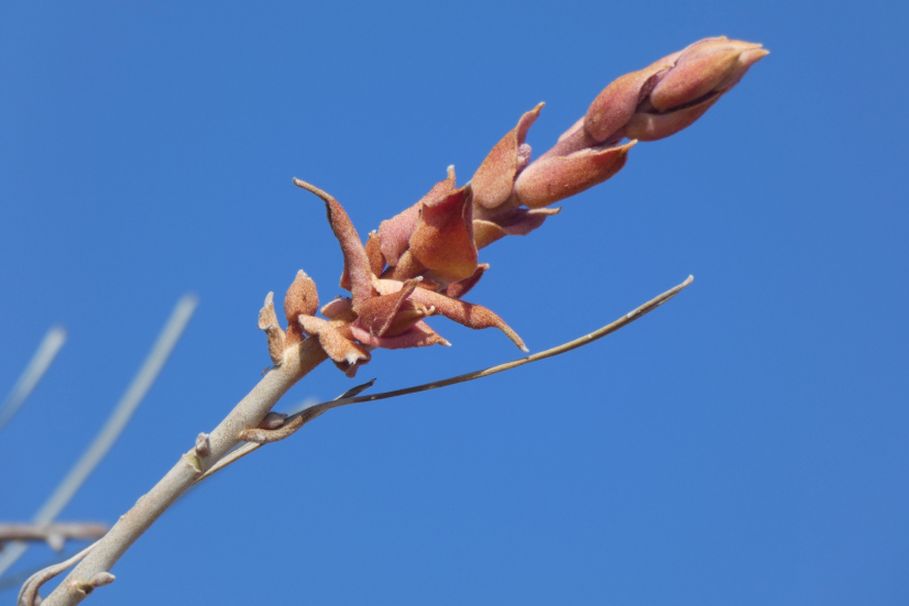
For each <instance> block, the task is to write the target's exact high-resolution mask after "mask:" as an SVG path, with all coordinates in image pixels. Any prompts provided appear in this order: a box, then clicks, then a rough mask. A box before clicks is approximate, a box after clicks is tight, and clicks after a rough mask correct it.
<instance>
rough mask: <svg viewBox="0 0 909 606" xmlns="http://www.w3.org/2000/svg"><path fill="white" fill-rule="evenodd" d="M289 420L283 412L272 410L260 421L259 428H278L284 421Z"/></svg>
mask: <svg viewBox="0 0 909 606" xmlns="http://www.w3.org/2000/svg"><path fill="white" fill-rule="evenodd" d="M286 420H287V415H286V414H284V413H283V412H274V411H271V412H269V413H268V414H267V415H265V418H264V419H262V422H261V423H259V428H261V429H278V428H279V427H281V426H282V425H284V422H285V421H286Z"/></svg>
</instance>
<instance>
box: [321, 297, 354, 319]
mask: <svg viewBox="0 0 909 606" xmlns="http://www.w3.org/2000/svg"><path fill="white" fill-rule="evenodd" d="M322 315H323V316H325V317H326V318H328V319H330V320H341V321H343V322H353V321H354V320H356V319H357V314H355V313H354V310H353V303H352V302H351V300H350V297H338V298H336V299H332V300H331V301H329V302H328V303H326V304H325V305H324V306H323V307H322Z"/></svg>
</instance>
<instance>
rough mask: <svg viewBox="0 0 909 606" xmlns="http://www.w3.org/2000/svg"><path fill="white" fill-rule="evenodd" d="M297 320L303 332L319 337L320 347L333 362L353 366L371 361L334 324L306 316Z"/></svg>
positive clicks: (367, 355) (303, 315)
mask: <svg viewBox="0 0 909 606" xmlns="http://www.w3.org/2000/svg"><path fill="white" fill-rule="evenodd" d="M297 320H298V321H299V323H300V326H301V327H302V328H303V330H305V331H306V332H307V333H309V334H311V335H317V336H318V338H319V345H321V346H322V349H323V350H325V353H326V354H327V355H328V357H329V358H331V359H332V360H333V361H335V362H337V363H339V364H346V365H347V366H353V365H354V364H357V363H359V362H362V361H366V360H369V353H368V352H366V351H364V350H363V349H360V347H358V346H357V345H356V344H355V343H354V342H353V341H352V340H350V339H349V338H347V337H346V336H345V335H344V333H343V332H342V331H341V330H340V329H339V327H338V326H336V325H335V324H333V323H332V322H329V321H328V320H323V319H322V318H317V317H316V316H309V315H305V314H301V315H300V317H299V318H298V319H297Z"/></svg>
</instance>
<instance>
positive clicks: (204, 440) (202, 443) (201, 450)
mask: <svg viewBox="0 0 909 606" xmlns="http://www.w3.org/2000/svg"><path fill="white" fill-rule="evenodd" d="M194 450H195V452H196V456H198V457H200V458H203V459H204V458H205V457H207V456H208V455H209V454H210V453H211V442H210V441H209V440H208V434H207V433H205V432H204V431H203V432H202V433H200V434H199V435H197V436H196V446H195V448H194Z"/></svg>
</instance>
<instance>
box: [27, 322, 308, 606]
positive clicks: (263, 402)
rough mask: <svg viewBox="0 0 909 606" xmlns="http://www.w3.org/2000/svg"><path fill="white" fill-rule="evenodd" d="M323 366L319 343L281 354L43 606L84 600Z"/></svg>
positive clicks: (303, 344)
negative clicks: (90, 587) (89, 587)
mask: <svg viewBox="0 0 909 606" xmlns="http://www.w3.org/2000/svg"><path fill="white" fill-rule="evenodd" d="M324 360H325V352H324V351H322V348H321V347H320V346H319V342H318V340H317V339H306V340H305V341H303V342H301V343H300V344H299V345H297V346H294V347H290V348H288V349H287V350H286V351H285V352H284V359H283V360H282V363H281V365H280V366H277V367H275V368H272V369H271V370H270V371H269V372H268V373H266V374H265V376H263V377H262V379H261V380H260V381H259V383H258V384H256V386H255V387H253V389H252V391H250V392H249V393H248V394H247V395H246V397H244V398H243V399H242V400H240V402H239V403H238V404H237V405H236V406H235V407H234V408H233V410H231V411H230V413H229V414H228V415H227V416H226V417H225V418H224V419H223V420H222V421H221V422H220V423H219V424H218V426H217V427H215V429H214V430H213V431H212V432H211V433H210V434H208V435H207V439H204V440H203V441H202V442H203V443H204V448H199V447H198V443H197V445H194V446H193V447H191V448H190V449H189V450H188V451H187V452H185V453H184V454H183V455H182V456H181V457H180V459H179V460H178V461H177V463H176V464H175V465H174V466H173V467H172V468H171V469H170V471H168V472H167V473H166V474H165V475H164V477H162V478H161V479H160V480H159V481H158V483H157V484H155V486H154V487H152V489H151V490H150V491H148V492H147V493H146V494H145V495H144V496H142V497H140V498H139V500H138V501H137V502H136V504H135V505H133V507H132V508H131V509H130V510H129V511H127V512H126V513H125V514H123V515H122V516H120V519H119V520H118V521H117V523H116V524H114V526H113V527H112V528H111V529H110V531H109V532H108V533H107V534H106V535H104V537H102V538H101V539H99V540H98V542H97V543H96V544H95V547H94V549H92V550H91V552H90V553H89V554H88V555H87V556H86V557H85V559H84V560H82V561H81V562H80V563H79V564H78V565H77V566H76V568H75V569H73V571H72V572H71V573H70V574H69V575H68V576H67V577H66V578H65V579H64V580H63V581H62V582H61V583H60V584H59V585H58V586H57V587H56V588H55V589H54V591H53V592H51V594H50V595H49V596H48V597H47V599H46V600H45V601H44V602H43V604H44V605H45V606H59V605H63V604H66V605H72V604H78V603H79V602H81V601H82V600H83V599H84V598H85V596H86V595H87V594H86V592H85V591H83V589H84V588H85V586H86V583H91V582H92V579H95V578H97V577H98V575H99V574H105V573H107V571H108V570H109V569H110V568H111V567H112V566H113V565H114V564H115V563H116V562H117V560H119V559H120V556H122V555H123V554H124V553H125V552H126V550H127V549H129V547H130V545H132V544H133V542H135V541H136V539H138V538H139V537H140V536H142V534H143V533H144V532H145V531H146V530H147V529H148V528H149V527H150V526H151V525H152V524H153V523H154V521H155V520H157V519H158V517H159V516H161V514H163V513H164V512H165V511H167V509H168V507H170V506H171V505H172V504H173V503H174V501H176V500H177V499H178V498H179V497H180V495H182V494H183V493H184V492H186V490H188V489H189V488H190V487H192V485H193V484H194V483H195V481H196V479H197V478H198V477H199V476H201V475H202V474H203V473H205V471H206V470H207V469H209V468H210V467H211V465H212V464H213V463H214V462H216V461H217V460H218V459H220V458H221V457H223V456H224V455H225V454H226V453H228V452H229V451H231V450H232V449H233V448H235V447H236V446H237V444H238V443H239V438H238V437H237V436H238V434H239V433H240V432H241V431H242V430H244V429H247V428H249V427H256V426H257V425H259V423H260V422H261V421H262V419H263V418H264V417H265V415H266V414H267V413H268V412H269V411H270V410H271V408H272V407H273V406H274V405H275V403H276V402H277V401H278V400H279V399H280V398H281V396H283V395H284V394H285V393H286V392H287V390H288V389H290V388H291V387H292V386H293V385H294V384H295V383H296V382H297V381H299V380H300V379H301V378H303V377H304V376H305V375H306V374H307V373H309V371H311V370H312V369H313V368H315V367H316V366H318V365H319V364H320V363H321V362H322V361H324Z"/></svg>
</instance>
